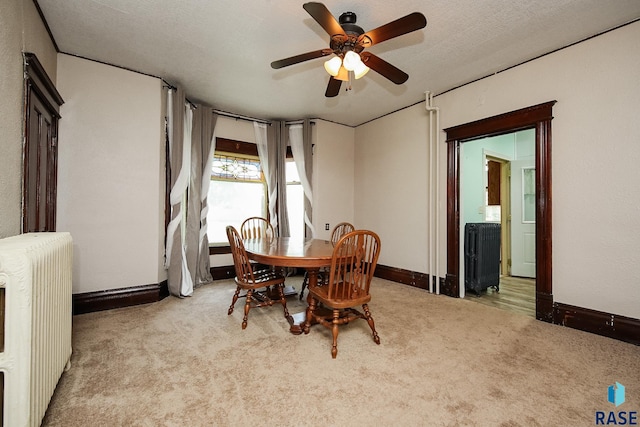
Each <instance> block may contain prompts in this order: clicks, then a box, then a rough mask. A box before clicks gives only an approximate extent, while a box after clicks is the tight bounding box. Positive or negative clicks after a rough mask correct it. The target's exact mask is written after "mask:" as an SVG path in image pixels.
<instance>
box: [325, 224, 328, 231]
mask: <svg viewBox="0 0 640 427" xmlns="http://www.w3.org/2000/svg"><path fill="white" fill-rule="evenodd" d="M324 229H325V230H327V231H328V230H329V223H326V224H325V225H324Z"/></svg>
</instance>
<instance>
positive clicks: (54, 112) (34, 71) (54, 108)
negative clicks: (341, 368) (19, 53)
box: [22, 52, 64, 233]
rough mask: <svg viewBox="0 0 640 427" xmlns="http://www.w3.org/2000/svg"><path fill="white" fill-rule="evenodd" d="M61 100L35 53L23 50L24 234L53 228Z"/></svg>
mask: <svg viewBox="0 0 640 427" xmlns="http://www.w3.org/2000/svg"><path fill="white" fill-rule="evenodd" d="M63 103H64V101H63V100H62V97H61V96H60V94H59V93H58V91H57V90H56V87H55V85H54V84H53V82H52V81H51V79H50V78H49V76H48V75H47V73H46V71H45V69H44V67H43V66H42V64H41V63H40V61H38V58H37V57H36V55H35V54H33V53H29V52H25V53H24V147H23V182H22V232H23V233H28V232H32V231H55V229H56V205H57V176H58V121H59V119H60V106H61V105H62V104H63Z"/></svg>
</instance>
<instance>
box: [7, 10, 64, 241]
mask: <svg viewBox="0 0 640 427" xmlns="http://www.w3.org/2000/svg"><path fill="white" fill-rule="evenodd" d="M23 51H25V52H32V53H35V54H36V56H37V57H38V60H39V61H40V63H41V64H42V66H43V67H44V68H45V70H46V72H47V74H48V75H49V77H50V78H51V80H52V81H55V79H56V51H55V48H54V46H53V43H52V42H51V39H50V38H49V35H48V34H47V31H46V29H45V27H44V24H43V23H42V20H41V19H40V16H39V15H38V12H37V10H36V7H35V5H34V3H33V1H32V0H2V12H1V13H0V58H2V59H1V60H0V93H1V94H2V96H1V97H0V129H2V132H0V153H2V155H0V238H3V237H9V236H14V235H17V234H20V230H21V222H22V205H21V204H22V133H23V86H24V80H23V59H22V52H23Z"/></svg>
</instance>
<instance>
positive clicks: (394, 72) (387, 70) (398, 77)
mask: <svg viewBox="0 0 640 427" xmlns="http://www.w3.org/2000/svg"><path fill="white" fill-rule="evenodd" d="M360 57H361V58H362V62H364V65H366V66H367V67H369V68H371V69H372V70H373V71H375V72H377V73H379V74H380V75H382V76H384V77H386V78H388V79H389V80H391V81H392V82H394V83H395V84H397V85H401V84H402V83H404V82H406V81H407V79H408V78H409V75H408V74H407V73H405V72H404V71H402V70H400V69H399V68H396V67H394V66H393V65H391V64H389V63H388V62H387V61H385V60H384V59H382V58H380V57H378V56H376V55H374V54H373V53H371V52H362V53H361V54H360Z"/></svg>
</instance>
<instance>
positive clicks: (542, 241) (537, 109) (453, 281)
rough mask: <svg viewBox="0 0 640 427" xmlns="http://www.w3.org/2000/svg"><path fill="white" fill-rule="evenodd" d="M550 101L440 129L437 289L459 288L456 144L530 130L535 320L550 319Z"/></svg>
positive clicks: (454, 292) (446, 291)
mask: <svg viewBox="0 0 640 427" xmlns="http://www.w3.org/2000/svg"><path fill="white" fill-rule="evenodd" d="M555 103H556V101H550V102H546V103H544V104H539V105H534V106H532V107H527V108H523V109H521V110H516V111H512V112H509V113H505V114H500V115H498V116H494V117H489V118H486V119H481V120H477V121H475V122H471V123H466V124H463V125H459V126H454V127H450V128H447V129H444V131H445V132H446V134H447V138H446V142H447V144H448V148H447V276H446V278H445V284H444V287H443V289H442V293H444V294H446V295H449V296H455V297H457V296H459V291H460V278H459V277H458V276H459V272H460V144H462V143H464V142H466V141H469V140H473V139H478V138H484V137H488V136H496V135H503V134H506V133H511V132H516V131H519V130H523V129H531V128H534V129H535V131H536V142H535V145H536V147H535V157H536V159H535V166H536V319H539V320H543V321H546V322H552V321H553V293H552V285H551V120H552V119H553V111H552V110H553V105H554V104H555Z"/></svg>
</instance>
